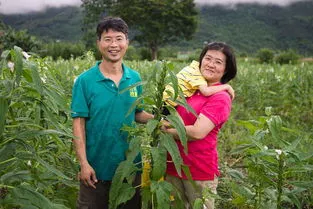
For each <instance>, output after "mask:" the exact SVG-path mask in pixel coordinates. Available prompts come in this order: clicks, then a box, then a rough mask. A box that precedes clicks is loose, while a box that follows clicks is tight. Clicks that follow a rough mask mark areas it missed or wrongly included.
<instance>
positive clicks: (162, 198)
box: [151, 181, 173, 209]
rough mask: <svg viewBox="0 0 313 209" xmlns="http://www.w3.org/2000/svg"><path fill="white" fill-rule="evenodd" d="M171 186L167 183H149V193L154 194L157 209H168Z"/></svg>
mask: <svg viewBox="0 0 313 209" xmlns="http://www.w3.org/2000/svg"><path fill="white" fill-rule="evenodd" d="M172 190H173V186H172V185H171V184H170V183H169V182H167V181H151V191H152V193H154V194H156V198H157V209H167V208H170V203H171V200H170V195H171V192H172Z"/></svg>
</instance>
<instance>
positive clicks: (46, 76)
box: [0, 48, 313, 209]
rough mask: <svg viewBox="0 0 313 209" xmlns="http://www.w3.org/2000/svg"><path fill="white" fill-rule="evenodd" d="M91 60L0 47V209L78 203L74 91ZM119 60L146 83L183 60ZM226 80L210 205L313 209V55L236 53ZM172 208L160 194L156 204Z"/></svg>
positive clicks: (149, 89) (147, 87) (151, 88)
mask: <svg viewBox="0 0 313 209" xmlns="http://www.w3.org/2000/svg"><path fill="white" fill-rule="evenodd" d="M13 64H14V66H13ZM94 64H95V59H94V57H93V56H92V54H90V53H86V54H85V56H83V57H81V58H76V59H70V60H62V59H59V60H57V61H53V60H52V59H50V58H40V57H35V56H34V57H31V58H29V59H26V58H25V57H23V54H22V51H21V50H20V49H19V48H14V49H12V50H11V51H5V52H4V53H3V54H2V57H1V60H0V209H9V208H38V209H39V208H40V209H41V208H45V209H49V208H51V209H52V208H53V209H59V208H60V209H64V208H75V204H76V197H77V191H78V180H77V173H78V170H79V168H78V162H77V160H76V158H75V153H74V150H73V147H72V138H73V136H72V128H71V122H72V121H71V117H70V103H71V91H72V85H73V82H74V79H75V77H76V76H78V75H79V74H80V73H81V72H83V71H84V70H86V69H88V68H90V67H91V66H93V65H94ZM125 64H126V65H127V66H129V67H131V68H133V69H136V70H137V71H139V72H140V73H141V76H142V79H143V81H147V80H148V79H149V77H150V76H151V74H153V73H155V74H156V75H158V74H159V73H161V70H160V68H157V67H156V66H157V65H170V66H172V67H171V69H170V70H172V71H173V72H174V73H175V72H178V71H179V70H180V69H181V68H182V67H184V66H186V65H187V64H188V62H187V61H185V62H182V61H180V62H178V61H171V62H167V63H163V64H162V63H161V62H152V61H127V60H126V61H125ZM158 70H159V71H160V72H158ZM230 84H231V85H232V87H233V88H234V89H235V92H236V96H235V99H234V101H233V107H232V113H231V117H230V119H229V121H228V122H227V123H226V124H225V126H224V127H223V128H222V130H221V132H220V136H219V142H218V150H219V165H220V170H221V176H220V178H219V187H218V196H216V208H218V209H225V208H227V209H235V208H238V209H241V208H242V209H250V208H251V209H252V208H267V209H270V208H304V209H309V208H313V172H312V170H313V157H312V156H313V152H312V150H313V62H309V61H304V62H302V61H300V62H299V63H298V64H295V65H279V64H259V63H257V62H256V61H255V60H250V59H249V58H240V59H238V74H237V77H236V78H235V79H234V80H232V81H231V83H230ZM143 88H144V91H145V92H146V94H147V95H149V94H150V95H154V94H155V93H156V92H157V91H158V86H157V85H156V84H155V83H153V82H148V83H146V84H144V87H143ZM146 102H147V105H146V109H147V111H151V110H152V105H150V106H149V104H150V103H149V101H146ZM139 128H140V127H138V129H139ZM133 133H134V134H136V132H133ZM158 192H160V190H157V192H156V193H158ZM158 195H159V194H156V196H157V197H159V196H158ZM162 204H164V205H162ZM168 207H169V205H167V204H166V203H162V202H159V203H158V205H157V207H155V208H168Z"/></svg>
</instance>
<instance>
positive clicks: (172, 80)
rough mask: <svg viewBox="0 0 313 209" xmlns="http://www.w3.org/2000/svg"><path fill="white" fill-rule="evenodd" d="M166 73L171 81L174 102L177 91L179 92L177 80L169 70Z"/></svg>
mask: <svg viewBox="0 0 313 209" xmlns="http://www.w3.org/2000/svg"><path fill="white" fill-rule="evenodd" d="M168 72H169V75H170V80H171V83H172V85H171V86H172V88H173V89H174V100H176V98H177V96H178V91H179V85H178V80H177V77H176V75H175V74H174V73H173V72H172V71H171V70H169V71H168Z"/></svg>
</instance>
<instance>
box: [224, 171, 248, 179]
mask: <svg viewBox="0 0 313 209" xmlns="http://www.w3.org/2000/svg"><path fill="white" fill-rule="evenodd" d="M227 174H228V175H230V176H231V177H233V178H235V179H236V180H241V181H242V180H244V178H245V176H244V175H243V173H242V172H240V171H238V170H235V169H231V168H229V169H227Z"/></svg>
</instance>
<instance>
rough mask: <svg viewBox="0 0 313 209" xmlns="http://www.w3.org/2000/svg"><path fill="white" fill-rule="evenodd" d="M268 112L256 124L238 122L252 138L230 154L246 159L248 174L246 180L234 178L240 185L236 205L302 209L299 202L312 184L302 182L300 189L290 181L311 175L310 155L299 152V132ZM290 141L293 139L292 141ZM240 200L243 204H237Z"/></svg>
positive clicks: (237, 189)
mask: <svg viewBox="0 0 313 209" xmlns="http://www.w3.org/2000/svg"><path fill="white" fill-rule="evenodd" d="M266 112H267V116H265V117H264V116H263V117H260V118H259V119H258V120H257V121H238V125H242V126H244V127H245V128H247V129H248V130H249V131H250V132H251V133H252V137H250V138H246V139H245V140H246V143H244V144H241V145H240V146H238V147H237V148H235V149H233V150H232V151H231V154H233V155H235V154H238V153H240V154H241V155H242V154H243V155H244V159H243V161H242V163H243V165H244V166H245V168H246V169H245V170H246V172H247V176H246V177H245V176H244V175H243V174H240V175H239V176H238V175H233V176H232V177H233V178H234V180H235V181H237V182H238V183H237V184H234V185H233V190H234V194H236V197H235V199H234V203H236V204H238V206H240V207H243V206H245V205H248V206H249V205H250V206H252V207H253V208H285V207H284V206H286V205H290V204H291V205H295V206H296V207H297V208H303V205H302V204H301V203H300V199H301V198H302V195H304V194H305V193H306V192H307V191H309V190H310V188H311V183H309V181H308V180H307V179H302V180H301V181H302V182H303V183H304V184H303V185H302V186H299V185H295V184H293V183H292V181H290V180H291V179H293V180H295V179H299V174H301V173H302V172H306V171H310V172H312V168H311V167H310V166H307V163H308V162H309V161H308V158H307V157H308V156H310V155H311V154H310V153H302V152H300V150H299V149H297V147H298V146H299V145H300V143H301V141H302V140H303V137H302V136H301V135H299V133H297V130H291V129H287V128H286V127H283V124H282V120H281V118H280V117H279V116H276V115H271V111H270V108H267V111H266ZM286 133H287V135H286ZM288 135H290V136H288ZM290 137H292V138H293V137H294V138H293V139H292V140H291V141H290V139H289V138H290ZM239 199H244V202H241V201H237V200H239Z"/></svg>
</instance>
